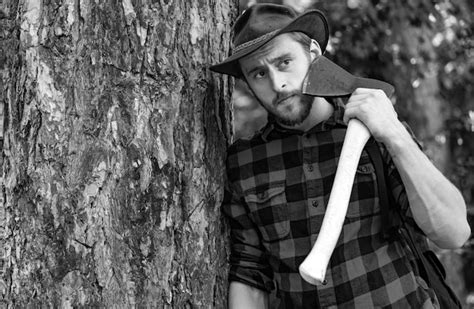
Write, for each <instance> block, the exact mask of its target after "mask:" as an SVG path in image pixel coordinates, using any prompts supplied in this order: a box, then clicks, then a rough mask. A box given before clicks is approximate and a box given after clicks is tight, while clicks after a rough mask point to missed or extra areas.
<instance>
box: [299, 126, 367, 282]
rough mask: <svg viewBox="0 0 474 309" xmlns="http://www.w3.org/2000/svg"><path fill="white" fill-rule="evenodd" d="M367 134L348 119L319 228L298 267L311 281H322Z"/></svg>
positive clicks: (334, 245)
mask: <svg viewBox="0 0 474 309" xmlns="http://www.w3.org/2000/svg"><path fill="white" fill-rule="evenodd" d="M369 138H370V132H369V130H368V129H367V127H366V126H365V125H364V124H363V123H362V122H360V121H359V120H357V119H351V120H350V121H349V124H348V126H347V131H346V136H345V138H344V143H343V145H342V150H341V156H340V157H339V163H338V166H337V170H336V176H335V178H334V183H333V187H332V190H331V195H330V196H329V201H328V205H327V208H326V213H325V214H324V219H323V223H322V226H321V230H320V232H319V235H318V238H317V240H316V243H315V244H314V246H313V248H312V249H311V252H310V253H309V255H308V256H307V257H306V259H305V260H304V261H303V263H302V264H301V265H300V267H299V272H300V275H301V277H303V279H304V280H306V281H307V282H309V283H311V284H314V285H320V284H324V278H325V276H326V269H327V267H328V264H329V259H330V258H331V255H332V253H333V251H334V249H335V247H336V243H337V241H338V239H339V236H340V234H341V231H342V226H343V224H344V220H345V217H346V213H347V207H348V205H349V199H350V196H351V192H352V186H353V184H354V177H355V172H356V170H357V165H358V164H359V160H360V155H361V153H362V150H363V149H364V146H365V144H366V143H367V141H368V140H369Z"/></svg>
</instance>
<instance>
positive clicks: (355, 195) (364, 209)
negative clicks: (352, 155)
mask: <svg viewBox="0 0 474 309" xmlns="http://www.w3.org/2000/svg"><path fill="white" fill-rule="evenodd" d="M376 197H378V192H377V182H376V173H375V168H374V166H373V164H372V163H371V161H370V159H369V157H368V156H367V155H363V156H362V157H361V160H360V162H359V165H358V166H357V171H356V174H355V179H354V185H353V187H352V194H351V201H350V203H349V207H348V209H347V217H350V218H358V217H366V216H371V215H375V214H377V213H378V212H379V211H380V206H379V203H378V202H377V201H378V199H377V198H376Z"/></svg>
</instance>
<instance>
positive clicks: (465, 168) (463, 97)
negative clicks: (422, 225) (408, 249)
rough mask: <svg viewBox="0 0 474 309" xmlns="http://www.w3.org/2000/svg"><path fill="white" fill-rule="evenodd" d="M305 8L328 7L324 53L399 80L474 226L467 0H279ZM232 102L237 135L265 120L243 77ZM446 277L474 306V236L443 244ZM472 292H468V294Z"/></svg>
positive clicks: (473, 60)
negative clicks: (452, 245) (447, 247)
mask: <svg viewBox="0 0 474 309" xmlns="http://www.w3.org/2000/svg"><path fill="white" fill-rule="evenodd" d="M256 2H273V3H280V4H281V3H283V4H287V5H291V6H293V7H294V8H295V9H296V10H298V11H300V12H302V11H304V10H306V9H309V8H318V9H321V10H322V11H324V12H325V13H326V15H327V17H328V19H329V24H330V30H331V39H330V42H329V46H328V49H327V52H326V56H328V57H329V58H331V59H333V60H334V61H335V62H336V63H338V64H339V65H341V66H342V67H344V68H346V69H347V70H349V71H350V72H353V73H355V74H357V75H360V76H366V77H372V78H379V79H382V80H386V81H388V82H390V83H391V84H393V85H394V86H395V88H396V94H395V98H394V103H395V108H396V110H397V112H398V113H399V115H400V118H402V119H404V120H406V121H407V122H408V124H409V125H410V126H411V127H412V128H413V130H414V131H415V134H416V135H417V137H418V138H419V139H420V141H421V142H422V144H423V147H424V150H425V152H426V153H427V155H428V156H429V157H430V158H431V159H432V160H433V162H434V163H435V164H436V166H437V167H438V168H439V169H440V170H441V171H442V172H443V173H444V174H445V175H448V177H449V178H450V179H451V180H452V181H453V182H454V184H456V186H457V187H458V188H459V189H460V190H461V191H462V192H463V194H464V197H465V199H466V202H467V204H468V211H469V218H470V222H471V228H472V229H473V230H474V100H473V99H472V98H473V97H474V77H473V74H474V41H473V39H472V37H473V32H472V30H473V25H474V20H473V16H472V12H473V9H474V3H473V2H472V1H467V0H451V1H447V0H436V1H431V0H413V1H408V2H406V1H388V0H380V1H369V0H332V1H323V0H305V1H297V0H273V1H268V0H267V1H245V0H242V1H240V9H241V10H243V9H245V7H246V6H247V5H252V4H253V3H256ZM237 87H238V88H237V89H236V91H235V92H234V99H233V102H234V109H235V114H236V116H235V118H234V119H235V121H236V122H235V123H234V130H236V136H237V137H243V136H249V135H252V134H253V132H254V131H255V130H256V129H258V128H260V127H261V126H262V125H263V124H264V123H265V122H266V113H265V111H264V110H263V109H262V108H261V107H260V106H259V105H258V103H257V102H256V101H255V100H253V99H252V98H251V97H250V96H249V93H248V90H247V89H246V86H245V85H244V84H243V83H239V82H238V83H237ZM438 254H439V255H440V257H441V259H442V261H443V264H444V265H445V267H446V268H447V270H448V281H449V282H450V284H451V286H453V287H454V289H455V290H456V292H457V294H458V295H459V297H460V299H461V300H467V299H469V302H472V303H471V305H472V306H474V279H473V278H474V241H473V240H471V241H470V242H468V243H467V244H466V245H465V247H464V248H463V249H462V250H457V251H454V252H453V251H441V250H438ZM468 293H471V296H470V297H467V295H468Z"/></svg>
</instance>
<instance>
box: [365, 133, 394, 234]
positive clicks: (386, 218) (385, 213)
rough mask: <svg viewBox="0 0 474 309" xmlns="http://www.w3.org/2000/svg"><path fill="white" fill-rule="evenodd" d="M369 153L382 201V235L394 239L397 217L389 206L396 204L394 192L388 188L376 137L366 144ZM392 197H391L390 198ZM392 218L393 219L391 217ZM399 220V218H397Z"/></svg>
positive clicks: (380, 200)
mask: <svg viewBox="0 0 474 309" xmlns="http://www.w3.org/2000/svg"><path fill="white" fill-rule="evenodd" d="M365 149H366V151H367V153H368V154H369V157H370V160H371V161H372V164H373V165H374V169H375V175H376V178H377V190H378V195H379V203H380V216H381V218H382V235H383V237H384V239H392V238H393V237H394V236H395V235H394V234H395V233H394V230H395V228H396V227H397V225H398V222H397V224H394V222H393V221H394V220H393V219H395V218H396V217H392V216H390V215H389V207H390V205H393V204H394V201H393V197H392V194H389V192H387V191H388V189H387V181H386V179H385V178H386V177H385V175H386V167H385V164H384V162H383V159H382V154H381V153H380V148H379V145H378V144H377V142H376V141H375V139H374V138H370V139H369V141H368V142H367V145H366V146H365ZM390 198H391V199H390ZM391 218H392V219H391ZM395 221H398V220H395Z"/></svg>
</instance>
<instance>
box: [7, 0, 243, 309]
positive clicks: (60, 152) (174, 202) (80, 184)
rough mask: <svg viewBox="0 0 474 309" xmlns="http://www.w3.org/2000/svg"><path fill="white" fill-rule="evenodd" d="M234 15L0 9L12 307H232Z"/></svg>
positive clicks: (225, 9)
mask: <svg viewBox="0 0 474 309" xmlns="http://www.w3.org/2000/svg"><path fill="white" fill-rule="evenodd" d="M18 2H19V3H18ZM236 10H237V8H236V6H235V5H234V4H233V3H230V4H229V3H228V2H227V1H217V0H210V1H184V0H182V1H179V0H159V1H151V0H147V1H132V0H123V1H104V2H101V1H90V0H82V1H79V0H63V1H59V0H56V1H39V0H38V1H37V0H22V1H15V0H6V1H3V2H1V3H0V29H1V34H0V73H1V75H0V76H1V77H0V78H1V83H0V100H1V102H2V105H3V114H4V117H3V121H2V122H0V125H2V127H0V131H1V132H2V133H1V135H0V137H1V138H2V141H3V151H2V156H1V161H0V163H1V165H0V166H1V168H2V173H1V175H2V178H1V182H0V184H1V195H0V201H1V204H0V206H1V208H0V227H1V228H2V229H1V230H0V232H1V233H0V248H2V249H3V252H1V251H0V256H1V257H3V259H2V260H1V263H0V272H1V275H2V276H1V279H2V281H0V291H1V294H2V296H3V297H2V298H3V304H2V308H3V306H4V305H6V306H8V307H18V308H24V307H27V306H32V307H39V306H41V307H51V306H52V307H61V308H68V307H106V308H110V307H125V308H128V307H134V306H138V307H154V308H195V307H198V308H214V307H216V308H222V307H225V306H226V290H227V277H226V273H227V272H226V268H227V262H226V261H227V243H226V233H227V228H226V226H225V225H224V224H223V223H222V222H221V214H220V210H219V206H220V202H221V200H222V197H223V196H222V195H223V190H222V189H223V179H224V170H225V168H224V158H225V148H226V144H227V141H228V139H229V126H228V125H227V123H228V118H229V117H228V115H229V109H228V107H227V105H226V103H227V102H228V101H229V95H230V88H231V87H230V86H231V85H229V83H228V81H227V79H222V78H221V77H220V76H216V75H211V74H210V73H209V71H208V70H207V66H208V65H209V64H210V63H215V62H216V61H218V60H219V59H222V58H224V56H225V54H226V53H227V51H228V49H229V32H230V27H229V25H230V19H232V18H233V16H232V15H233V14H234V12H236ZM0 111H1V110H0ZM2 253H3V254H2Z"/></svg>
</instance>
